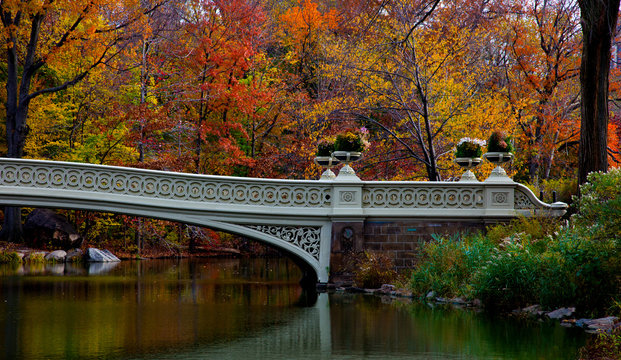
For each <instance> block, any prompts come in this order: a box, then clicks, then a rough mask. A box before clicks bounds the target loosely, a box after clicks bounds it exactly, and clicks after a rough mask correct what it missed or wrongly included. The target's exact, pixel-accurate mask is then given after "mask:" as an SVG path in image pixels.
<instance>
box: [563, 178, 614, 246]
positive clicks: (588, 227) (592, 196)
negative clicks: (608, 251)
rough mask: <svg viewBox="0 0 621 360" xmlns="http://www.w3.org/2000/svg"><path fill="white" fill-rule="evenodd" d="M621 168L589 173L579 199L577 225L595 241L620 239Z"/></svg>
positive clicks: (577, 201) (577, 203) (576, 216)
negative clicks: (606, 171)
mask: <svg viewBox="0 0 621 360" xmlns="http://www.w3.org/2000/svg"><path fill="white" fill-rule="evenodd" d="M620 184H621V169H620V168H615V169H612V170H610V171H609V172H608V173H601V172H596V173H590V174H589V175H588V176H587V183H585V184H583V185H582V186H580V198H578V199H576V207H577V209H578V213H577V214H576V215H574V216H573V220H574V222H575V225H576V227H578V228H580V229H582V230H583V235H584V236H586V237H588V238H590V239H593V240H603V239H615V240H617V241H619V240H621V185H620Z"/></svg>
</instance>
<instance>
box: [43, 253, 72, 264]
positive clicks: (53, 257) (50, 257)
mask: <svg viewBox="0 0 621 360" xmlns="http://www.w3.org/2000/svg"><path fill="white" fill-rule="evenodd" d="M66 256H67V252H65V251H64V250H55V251H52V252H51V253H49V254H47V255H45V260H46V261H55V262H65V257H66Z"/></svg>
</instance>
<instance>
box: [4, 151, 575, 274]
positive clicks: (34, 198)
mask: <svg viewBox="0 0 621 360" xmlns="http://www.w3.org/2000/svg"><path fill="white" fill-rule="evenodd" d="M0 204H2V205H9V206H21V207H47V208H64V209H82V210H92V211H102V212H111V213H121V214H127V215H135V216H144V217H150V218H158V219H165V220H171V221H178V222H182V223H186V224H193V225H199V226H205V227H209V228H211V229H214V230H218V231H224V232H229V233H233V234H238V235H241V236H244V237H247V238H251V239H255V240H258V241H262V242H264V243H267V244H270V245H272V246H275V247H276V248H278V249H280V250H283V251H285V252H286V253H288V254H289V255H291V256H292V258H293V259H294V260H295V261H296V262H297V263H298V264H299V265H300V266H301V268H302V269H303V271H304V273H305V277H306V278H307V280H308V281H319V282H327V281H328V279H329V276H330V269H331V257H332V260H333V261H334V259H335V258H339V257H343V256H347V254H348V251H360V250H364V249H371V250H377V251H384V252H388V253H390V254H391V256H393V257H394V258H396V259H399V258H401V260H400V261H401V263H397V265H402V266H407V265H408V261H409V260H408V259H412V258H414V257H415V254H413V252H415V250H416V249H415V246H414V245H413V244H414V243H417V242H419V241H421V239H424V238H425V236H428V235H429V234H430V233H431V232H442V231H444V230H446V229H448V230H455V229H458V230H464V229H468V228H469V227H472V226H475V227H476V226H479V227H482V226H484V225H485V224H488V223H490V222H498V221H506V220H509V219H511V218H515V217H517V216H519V215H524V216H531V215H532V214H537V213H539V214H548V215H552V216H558V215H561V214H563V213H564V209H565V208H566V205H565V204H563V203H555V204H552V205H549V204H545V203H543V202H541V201H539V200H538V199H537V198H536V197H535V195H534V194H533V193H532V192H531V191H530V190H529V189H528V188H526V187H525V186H523V185H520V184H518V183H515V182H513V181H511V180H510V179H508V178H507V179H506V180H504V181H488V182H410V181H408V182H404V181H399V182H396V181H360V179H358V178H357V177H355V176H353V177H351V176H350V177H343V178H339V177H337V179H336V180H333V181H323V180H321V181H319V180H318V181H314V180H311V181H309V180H277V179H257V178H240V177H227V176H209V175H193V174H184V173H176V172H165V171H154V170H143V169H134V168H124V167H114V166H102V165H92V164H81V163H70V162H55V161H43V160H27V159H8V158H0ZM460 224H461V225H460ZM404 257H405V260H403V259H402V258H404ZM332 269H333V270H334V266H333V267H332Z"/></svg>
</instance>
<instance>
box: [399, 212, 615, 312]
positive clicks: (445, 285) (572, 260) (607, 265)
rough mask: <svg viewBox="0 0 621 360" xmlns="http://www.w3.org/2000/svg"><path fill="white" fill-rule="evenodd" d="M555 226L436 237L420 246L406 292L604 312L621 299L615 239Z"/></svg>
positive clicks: (546, 223)
mask: <svg viewBox="0 0 621 360" xmlns="http://www.w3.org/2000/svg"><path fill="white" fill-rule="evenodd" d="M559 223H560V221H559V220H551V219H546V218H529V219H526V218H522V219H517V220H515V221H512V222H511V223H509V224H506V225H497V226H494V227H491V228H489V229H488V231H487V234H486V236H480V235H477V236H470V237H466V238H465V239H463V240H460V239H459V238H454V239H435V240H434V241H431V242H429V243H427V244H425V245H424V246H423V259H422V261H421V262H420V263H419V264H418V265H417V267H416V268H415V269H414V271H413V273H412V278H411V287H412V290H413V292H414V293H416V294H419V295H424V294H425V293H426V292H428V291H430V290H433V291H434V292H436V294H437V295H438V296H465V297H467V298H479V299H480V300H481V301H482V302H483V304H484V305H485V306H486V307H489V308H493V309H498V310H511V309H514V308H517V307H523V306H527V305H532V304H541V305H542V306H544V307H545V308H548V309H552V308H556V307H560V306H576V307H577V308H578V311H580V312H581V313H583V314H589V315H594V316H595V315H601V314H604V313H605V312H606V311H607V310H608V309H610V308H611V306H614V304H616V303H621V281H620V279H621V276H620V275H621V246H620V243H619V241H616V240H614V239H609V240H600V241H592V240H591V239H590V238H587V237H584V236H583V234H584V232H583V229H582V228H581V227H570V226H565V227H559Z"/></svg>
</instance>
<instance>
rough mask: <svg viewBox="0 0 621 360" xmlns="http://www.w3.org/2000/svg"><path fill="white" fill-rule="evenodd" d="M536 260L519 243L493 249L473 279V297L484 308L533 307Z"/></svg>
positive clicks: (537, 263) (536, 270)
mask: <svg viewBox="0 0 621 360" xmlns="http://www.w3.org/2000/svg"><path fill="white" fill-rule="evenodd" d="M539 268H540V264H539V258H538V257H537V256H533V255H532V254H530V252H529V251H528V250H527V249H524V247H523V246H522V245H521V244H519V243H511V242H508V243H505V244H504V246H503V248H502V249H499V248H494V249H493V253H492V256H491V258H490V260H488V261H487V262H486V263H485V265H484V266H482V267H481V268H480V269H479V271H478V272H477V273H476V274H475V275H474V278H473V290H474V292H473V295H474V296H475V297H477V298H479V299H481V301H482V302H483V304H485V306H486V307H489V308H497V309H513V308H516V307H520V306H522V305H524V304H533V303H536V299H537V290H536V289H537V282H538V270H539Z"/></svg>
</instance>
